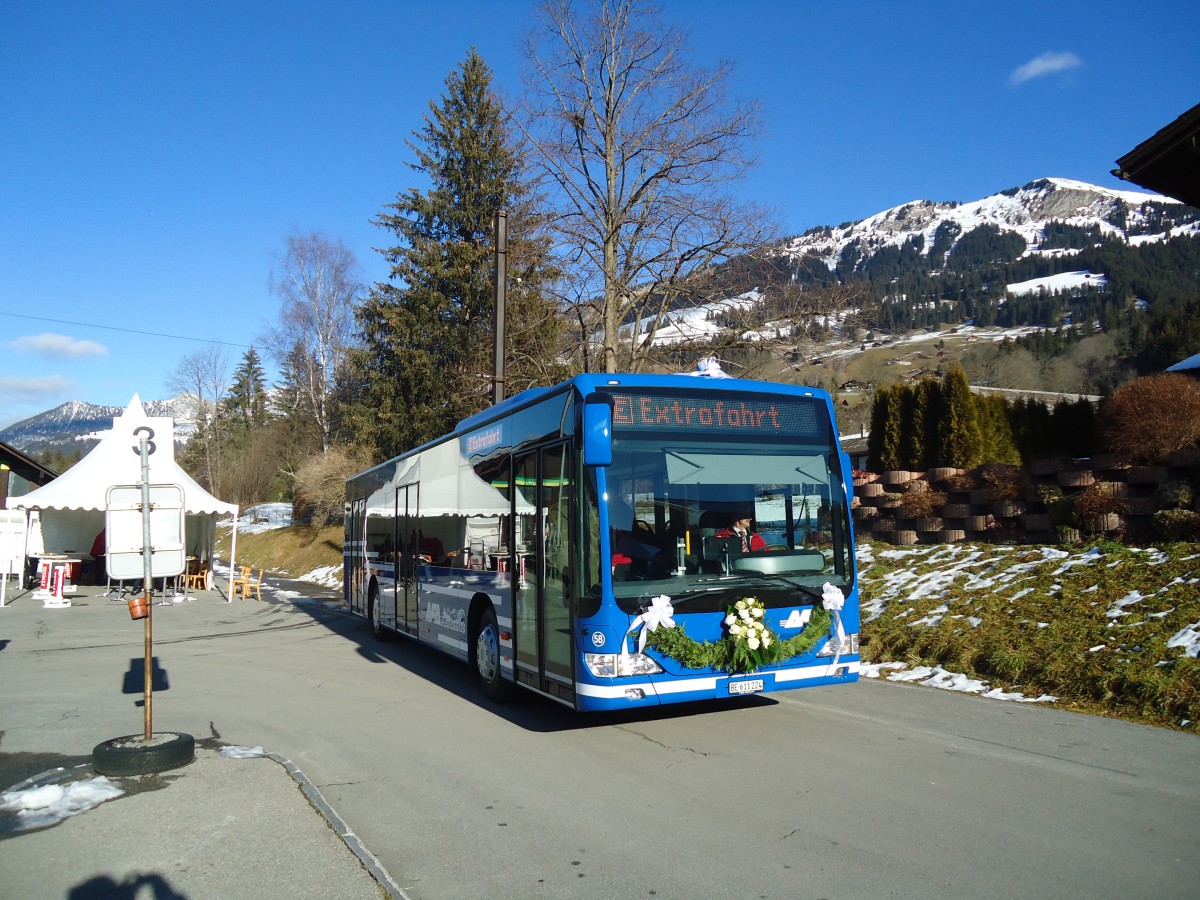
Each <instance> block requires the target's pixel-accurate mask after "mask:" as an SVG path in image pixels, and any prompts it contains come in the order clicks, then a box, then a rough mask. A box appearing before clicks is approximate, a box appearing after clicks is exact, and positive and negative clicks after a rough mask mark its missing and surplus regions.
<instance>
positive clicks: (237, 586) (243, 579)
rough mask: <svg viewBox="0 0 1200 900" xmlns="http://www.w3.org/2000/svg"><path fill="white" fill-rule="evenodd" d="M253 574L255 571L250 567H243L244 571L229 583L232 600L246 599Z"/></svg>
mask: <svg viewBox="0 0 1200 900" xmlns="http://www.w3.org/2000/svg"><path fill="white" fill-rule="evenodd" d="M253 574H254V569H252V568H250V566H242V571H241V572H239V573H238V576H237V577H236V578H234V579H233V580H232V581H231V582H230V583H229V599H230V600H232V599H233V598H234V597H241V598H242V599H243V600H245V599H246V595H247V594H249V584H250V576H251V575H253Z"/></svg>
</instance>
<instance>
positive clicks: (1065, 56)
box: [1008, 52, 1083, 85]
mask: <svg viewBox="0 0 1200 900" xmlns="http://www.w3.org/2000/svg"><path fill="white" fill-rule="evenodd" d="M1082 65H1083V60H1082V59H1080V58H1079V57H1078V56H1076V55H1075V54H1074V53H1050V52H1048V53H1043V54H1042V55H1041V56H1039V57H1037V58H1036V59H1031V60H1030V61H1029V62H1027V63H1025V65H1023V66H1017V68H1015V69H1013V71H1012V74H1011V75H1009V76H1008V83H1009V84H1010V85H1017V84H1024V83H1025V82H1026V81H1031V80H1032V79H1034V78H1044V77H1045V76H1047V75H1053V74H1055V73H1056V72H1066V71H1067V70H1069V69H1078V68H1079V67H1080V66H1082Z"/></svg>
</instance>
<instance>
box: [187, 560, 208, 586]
mask: <svg viewBox="0 0 1200 900" xmlns="http://www.w3.org/2000/svg"><path fill="white" fill-rule="evenodd" d="M187 586H188V590H192V591H207V590H208V589H209V568H208V563H204V562H198V561H193V562H190V563H188V572H187Z"/></svg>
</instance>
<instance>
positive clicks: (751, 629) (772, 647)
mask: <svg viewBox="0 0 1200 900" xmlns="http://www.w3.org/2000/svg"><path fill="white" fill-rule="evenodd" d="M839 593H840V592H839ZM837 608H838V609H840V608H841V607H840V606H838V607H837ZM672 612H673V610H672V609H671V607H670V601H669V600H668V599H667V598H666V597H655V598H654V601H653V604H652V606H651V607H650V608H649V609H648V610H647V612H646V613H643V615H641V616H638V618H636V619H634V621H633V627H632V628H631V629H630V632H629V634H633V633H634V630H636V628H637V626H638V625H640V624H643V623H644V624H645V626H646V627H645V628H644V629H643V630H642V632H641V634H639V635H638V645H639V648H640V647H645V646H650V647H653V648H654V649H655V650H657V651H658V652H659V653H662V654H663V655H664V656H669V657H671V658H672V659H674V660H676V661H677V662H679V663H681V664H683V665H684V666H687V667H688V668H689V669H706V668H712V669H717V670H719V671H723V672H729V673H731V674H738V673H748V672H753V671H755V670H756V669H758V668H760V667H762V666H767V665H772V664H774V663H781V662H783V661H784V660H788V659H791V658H792V657H793V656H800V655H801V654H803V653H807V652H808V651H809V650H811V649H812V648H813V647H815V646H816V645H817V642H818V641H820V640H821V639H822V638H824V637H827V636H829V634H830V627H831V624H832V622H833V612H831V608H829V607H827V606H820V605H814V606H813V609H812V615H811V618H810V619H809V620H808V624H807V625H806V626H805V628H804V630H803V631H801V632H800V633H799V634H797V635H795V636H794V637H790V638H787V639H786V640H785V639H782V638H780V637H779V635H777V634H776V633H775V632H774V631H772V630H771V628H770V626H768V625H767V624H766V622H764V621H763V619H764V618H765V616H766V608H765V607H764V606H763V604H762V601H760V600H759V599H758V598H757V597H743V598H742V599H741V600H738V601H737V602H736V603H735V604H734V605H733V606H730V607H729V608H728V609H727V611H726V616H725V622H724V624H725V629H726V631H725V634H724V635H723V636H722V637H721V638H720V639H719V640H717V641H695V640H692V639H691V638H690V637H688V636H687V634H686V633H685V632H684V628H683V626H682V625H679V626H676V625H675V622H674V620H672V619H671V618H670V615H671V613H672ZM664 613H665V614H664ZM647 632H649V633H647ZM627 637H628V636H627Z"/></svg>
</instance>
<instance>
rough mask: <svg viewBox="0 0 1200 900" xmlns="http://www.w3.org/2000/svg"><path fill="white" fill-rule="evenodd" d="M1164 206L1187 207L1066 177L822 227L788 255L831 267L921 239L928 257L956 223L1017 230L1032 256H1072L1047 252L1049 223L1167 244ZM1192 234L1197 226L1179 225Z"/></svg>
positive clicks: (961, 228)
mask: <svg viewBox="0 0 1200 900" xmlns="http://www.w3.org/2000/svg"><path fill="white" fill-rule="evenodd" d="M1164 207H1167V208H1175V209H1178V210H1180V211H1183V210H1186V209H1187V207H1186V206H1184V205H1183V204H1182V203H1180V202H1179V201H1178V200H1173V199H1171V198H1170V197H1163V196H1160V195H1157V194H1142V193H1137V192H1134V191H1122V190H1114V189H1112V188H1106V187H1099V186H1097V185H1094V184H1087V183H1085V182H1082V181H1072V180H1070V179H1067V178H1042V179H1039V180H1037V181H1033V182H1030V183H1029V184H1027V185H1025V186H1024V187H1021V188H1017V189H1014V190H1007V191H1002V192H1000V193H998V194H993V195H992V196H990V197H985V198H984V199H982V200H975V201H972V202H970V203H953V202H950V203H935V202H933V201H930V200H915V201H913V202H911V203H905V204H903V205H902V206H896V207H893V208H892V209H888V210H884V211H883V212H880V213H876V214H875V215H873V216H869V217H868V218H866V219H863V220H862V221H860V222H852V223H848V224H844V225H840V226H838V227H837V228H820V229H814V230H812V231H809V232H807V233H806V234H804V235H801V236H800V237H796V238H792V239H791V240H788V241H786V242H784V244H783V245H782V247H781V248H780V252H781V253H783V254H785V255H795V256H803V255H808V254H811V255H815V256H818V257H820V258H821V259H822V260H823V261H824V263H825V265H827V266H828V267H829V268H830V269H833V268H834V267H836V265H837V263H838V260H839V258H840V257H841V254H842V251H843V250H845V249H846V247H847V246H849V245H850V244H852V243H854V242H855V241H858V242H859V246H860V247H861V249H862V250H863V252H864V254H871V253H874V252H875V251H877V250H880V249H882V248H884V247H887V246H896V247H899V246H901V245H903V244H904V243H905V242H906V241H908V240H909V239H911V238H914V237H917V236H920V237H921V238H922V239H923V243H922V252H923V253H926V254H927V253H929V251H930V249H931V248H932V246H933V244H934V238H935V237H936V235H937V232H938V229H939V227H941V226H942V225H943V224H945V223H950V224H951V225H953V226H957V229H958V234H966V233H968V232H970V231H972V230H973V229H975V228H978V227H980V226H981V225H994V226H996V227H997V228H999V229H1000V230H1001V231H1009V232H1016V233H1017V234H1019V235H1021V237H1023V238H1024V239H1025V243H1026V245H1027V248H1028V249H1027V250H1026V253H1027V254H1032V253H1038V252H1044V253H1050V252H1053V253H1054V254H1069V253H1070V252H1071V251H1064V250H1058V249H1056V250H1053V251H1041V250H1039V248H1038V245H1039V243H1040V241H1041V238H1042V235H1043V229H1044V228H1045V226H1046V224H1047V223H1049V222H1061V223H1063V224H1066V225H1076V226H1082V227H1093V226H1096V227H1099V228H1100V231H1101V233H1102V234H1104V235H1113V236H1119V237H1121V238H1123V239H1124V240H1126V241H1130V242H1144V241H1148V240H1154V239H1158V240H1163V239H1165V238H1167V237H1169V236H1170V235H1171V230H1168V231H1166V232H1165V233H1162V234H1152V233H1150V232H1151V231H1152V223H1154V222H1156V221H1157V219H1156V218H1155V213H1156V212H1159V211H1161V210H1162V209H1163V208H1164ZM1180 228H1182V230H1184V231H1189V232H1190V231H1194V230H1195V224H1194V223H1192V224H1190V225H1185V226H1181V227H1176V228H1175V229H1174V230H1175V232H1176V233H1178V232H1179V231H1180Z"/></svg>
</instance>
